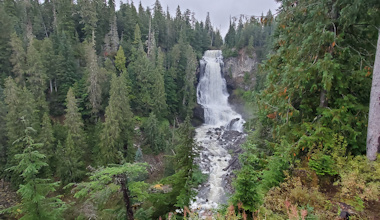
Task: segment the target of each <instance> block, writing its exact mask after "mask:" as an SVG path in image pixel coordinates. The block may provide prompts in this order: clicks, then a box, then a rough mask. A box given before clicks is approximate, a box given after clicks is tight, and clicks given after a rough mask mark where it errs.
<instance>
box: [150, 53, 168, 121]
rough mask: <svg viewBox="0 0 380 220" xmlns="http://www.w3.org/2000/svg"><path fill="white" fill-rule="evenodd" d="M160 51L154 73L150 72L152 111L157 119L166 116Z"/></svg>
mask: <svg viewBox="0 0 380 220" xmlns="http://www.w3.org/2000/svg"><path fill="white" fill-rule="evenodd" d="M163 56H164V55H163V53H162V52H161V50H160V49H158V53H157V64H156V68H155V71H154V72H152V76H151V79H152V82H153V86H152V87H153V88H152V92H151V97H152V101H153V103H152V110H153V112H154V113H155V115H157V116H158V117H159V118H161V117H162V118H163V117H165V115H166V111H167V104H166V93H165V82H164V75H165V69H164V57H163Z"/></svg>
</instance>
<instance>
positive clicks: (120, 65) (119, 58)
mask: <svg viewBox="0 0 380 220" xmlns="http://www.w3.org/2000/svg"><path fill="white" fill-rule="evenodd" d="M125 63H126V58H125V54H124V50H123V47H122V46H119V50H118V51H117V54H116V56H115V67H116V69H117V70H118V71H119V73H124V72H126V71H127V68H126V66H125Z"/></svg>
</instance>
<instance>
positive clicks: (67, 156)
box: [56, 131, 85, 185]
mask: <svg viewBox="0 0 380 220" xmlns="http://www.w3.org/2000/svg"><path fill="white" fill-rule="evenodd" d="M82 155H83V151H82V150H81V149H79V148H78V146H76V145H75V142H74V139H73V136H72V134H71V132H70V131H69V132H68V134H67V138H66V141H65V143H64V145H62V144H61V143H60V142H59V143H58V146H57V154H56V157H57V158H61V159H60V160H59V161H58V165H57V174H58V176H59V177H60V180H61V182H62V185H66V184H68V183H72V182H78V181H80V180H82V178H83V176H84V174H85V170H84V165H85V164H84V162H83V157H82Z"/></svg>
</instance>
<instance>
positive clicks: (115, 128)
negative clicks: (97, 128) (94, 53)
mask: <svg viewBox="0 0 380 220" xmlns="http://www.w3.org/2000/svg"><path fill="white" fill-rule="evenodd" d="M125 74H126V73H123V74H122V75H120V76H119V77H117V76H116V75H115V74H113V75H112V81H111V91H110V94H111V96H110V100H109V104H108V107H107V108H106V114H105V115H106V121H105V123H104V124H103V130H102V134H101V137H100V138H101V141H100V146H101V147H100V153H101V156H100V155H99V157H101V163H102V164H108V163H117V162H118V161H119V158H118V152H122V153H123V156H124V157H127V156H128V157H129V158H131V157H132V158H133V155H129V154H128V152H127V151H126V149H125V146H128V145H129V144H130V142H129V137H130V135H131V133H132V132H131V129H132V125H133V124H132V117H133V113H132V112H131V109H130V106H129V99H128V88H127V82H126V78H125Z"/></svg>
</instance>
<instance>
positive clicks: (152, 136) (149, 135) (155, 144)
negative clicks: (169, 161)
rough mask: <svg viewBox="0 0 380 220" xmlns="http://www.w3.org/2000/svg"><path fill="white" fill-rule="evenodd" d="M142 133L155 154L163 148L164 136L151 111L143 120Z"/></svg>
mask: <svg viewBox="0 0 380 220" xmlns="http://www.w3.org/2000/svg"><path fill="white" fill-rule="evenodd" d="M144 133H145V137H146V142H147V144H148V145H149V146H150V148H151V150H152V151H153V152H154V153H155V154H158V153H159V152H162V151H163V150H164V148H165V145H164V144H165V142H164V139H163V138H164V137H163V135H162V132H161V130H160V126H159V122H158V120H157V118H156V115H155V114H154V113H153V112H152V113H150V114H149V117H148V119H147V120H146V121H145V122H144Z"/></svg>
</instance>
